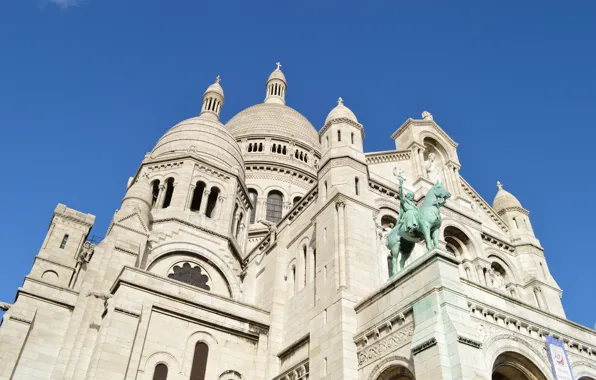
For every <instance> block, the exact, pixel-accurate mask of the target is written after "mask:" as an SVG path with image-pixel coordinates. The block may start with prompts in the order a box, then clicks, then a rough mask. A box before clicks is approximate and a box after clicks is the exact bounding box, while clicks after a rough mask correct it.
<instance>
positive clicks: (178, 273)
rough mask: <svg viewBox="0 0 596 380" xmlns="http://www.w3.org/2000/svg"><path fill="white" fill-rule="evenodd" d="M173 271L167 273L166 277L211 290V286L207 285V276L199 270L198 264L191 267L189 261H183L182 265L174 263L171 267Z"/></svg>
mask: <svg viewBox="0 0 596 380" xmlns="http://www.w3.org/2000/svg"><path fill="white" fill-rule="evenodd" d="M173 271H174V273H170V274H168V278H171V279H173V280H178V281H181V282H185V283H187V284H189V285H192V286H196V287H198V288H201V289H205V290H211V287H210V286H209V285H207V281H209V276H207V275H205V274H203V273H202V272H201V267H200V266H198V265H197V266H195V267H192V266H191V265H190V263H184V264H182V266H179V265H176V266H174V268H173Z"/></svg>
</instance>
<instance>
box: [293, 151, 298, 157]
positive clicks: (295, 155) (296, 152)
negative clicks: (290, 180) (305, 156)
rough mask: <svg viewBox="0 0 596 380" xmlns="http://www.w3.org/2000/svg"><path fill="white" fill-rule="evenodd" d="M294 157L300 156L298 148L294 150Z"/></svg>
mask: <svg viewBox="0 0 596 380" xmlns="http://www.w3.org/2000/svg"><path fill="white" fill-rule="evenodd" d="M294 158H298V149H296V151H295V152H294Z"/></svg>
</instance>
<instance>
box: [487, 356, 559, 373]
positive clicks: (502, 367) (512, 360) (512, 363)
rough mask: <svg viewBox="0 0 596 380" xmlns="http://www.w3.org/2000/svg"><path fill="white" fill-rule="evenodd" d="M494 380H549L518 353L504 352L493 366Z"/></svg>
mask: <svg viewBox="0 0 596 380" xmlns="http://www.w3.org/2000/svg"><path fill="white" fill-rule="evenodd" d="M492 380H547V379H546V377H545V376H544V375H543V374H542V372H540V370H539V369H538V367H536V365H535V364H534V363H532V362H531V361H530V360H529V359H527V358H526V357H524V356H522V355H520V354H518V353H516V352H503V353H502V354H501V355H499V356H498V357H497V359H496V360H495V364H493V375H492Z"/></svg>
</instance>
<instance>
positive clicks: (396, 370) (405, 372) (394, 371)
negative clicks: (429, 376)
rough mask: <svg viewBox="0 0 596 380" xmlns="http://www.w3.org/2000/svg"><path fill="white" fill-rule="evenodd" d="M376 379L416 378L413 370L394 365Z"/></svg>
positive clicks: (401, 379)
mask: <svg viewBox="0 0 596 380" xmlns="http://www.w3.org/2000/svg"><path fill="white" fill-rule="evenodd" d="M376 380H416V379H415V377H414V375H413V374H412V372H410V370H409V369H407V368H406V367H404V366H401V365H394V366H391V367H389V368H387V369H386V370H384V371H383V372H382V373H381V374H380V375H379V377H377V378H376Z"/></svg>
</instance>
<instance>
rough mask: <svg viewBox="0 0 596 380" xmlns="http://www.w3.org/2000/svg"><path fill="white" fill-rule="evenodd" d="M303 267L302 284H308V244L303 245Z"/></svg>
mask: <svg viewBox="0 0 596 380" xmlns="http://www.w3.org/2000/svg"><path fill="white" fill-rule="evenodd" d="M302 263H303V265H302V268H303V272H304V273H302V286H306V273H307V272H308V270H307V267H306V263H307V261H306V246H303V247H302Z"/></svg>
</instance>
